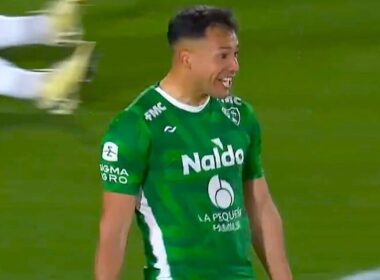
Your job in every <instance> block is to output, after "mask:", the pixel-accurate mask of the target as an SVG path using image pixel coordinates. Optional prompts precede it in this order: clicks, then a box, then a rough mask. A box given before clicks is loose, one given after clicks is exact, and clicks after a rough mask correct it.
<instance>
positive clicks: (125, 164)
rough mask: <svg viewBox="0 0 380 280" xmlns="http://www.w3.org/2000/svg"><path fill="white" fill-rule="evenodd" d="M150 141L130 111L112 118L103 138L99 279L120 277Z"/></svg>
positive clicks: (147, 134)
mask: <svg viewBox="0 0 380 280" xmlns="http://www.w3.org/2000/svg"><path fill="white" fill-rule="evenodd" d="M149 145H150V137H149V131H148V128H147V127H146V124H145V122H144V121H143V120H142V119H140V118H139V116H138V115H137V114H136V113H134V112H128V111H124V112H122V113H121V114H119V115H118V116H117V117H116V118H115V119H114V120H113V121H112V123H111V125H110V127H109V129H108V131H107V133H106V134H105V136H104V138H103V143H102V149H101V150H102V151H101V162H100V172H101V177H102V180H103V186H104V194H103V209H102V214H101V221H100V226H99V241H98V246H97V252H96V259H95V277H96V280H116V279H118V278H119V274H120V271H121V267H122V265H123V260H124V251H125V246H126V243H127V237H128V232H129V229H130V226H131V222H132V219H133V214H134V210H135V207H136V201H137V196H138V194H139V192H140V189H141V185H142V184H143V180H144V174H145V171H146V170H145V169H146V161H147V157H148V150H149Z"/></svg>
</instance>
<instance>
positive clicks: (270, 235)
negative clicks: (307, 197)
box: [244, 177, 292, 280]
mask: <svg viewBox="0 0 380 280" xmlns="http://www.w3.org/2000/svg"><path fill="white" fill-rule="evenodd" d="M244 204H245V208H246V211H247V214H248V217H249V223H250V227H251V233H252V245H253V247H254V249H255V251H256V254H257V256H258V257H259V259H260V260H261V262H262V264H263V265H264V267H265V269H266V271H267V273H268V275H269V276H270V279H272V280H291V279H292V274H291V271H290V268H289V263H288V259H287V256H286V252H285V245H284V237H283V236H284V234H283V227H282V220H281V217H280V214H279V212H278V210H277V207H276V205H275V204H274V202H273V200H272V197H271V195H270V192H269V190H268V184H267V182H266V180H265V178H264V177H261V178H258V179H254V180H248V181H245V182H244Z"/></svg>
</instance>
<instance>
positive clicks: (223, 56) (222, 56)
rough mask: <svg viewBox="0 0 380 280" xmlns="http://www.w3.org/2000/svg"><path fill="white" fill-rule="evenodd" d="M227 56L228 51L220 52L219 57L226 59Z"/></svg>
mask: <svg viewBox="0 0 380 280" xmlns="http://www.w3.org/2000/svg"><path fill="white" fill-rule="evenodd" d="M227 57H228V53H222V54H220V58H221V59H226V58H227Z"/></svg>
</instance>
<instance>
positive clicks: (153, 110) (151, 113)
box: [144, 102, 166, 121]
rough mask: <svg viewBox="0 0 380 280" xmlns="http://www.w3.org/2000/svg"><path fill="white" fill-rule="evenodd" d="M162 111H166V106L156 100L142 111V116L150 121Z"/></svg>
mask: <svg viewBox="0 0 380 280" xmlns="http://www.w3.org/2000/svg"><path fill="white" fill-rule="evenodd" d="M164 111H166V107H165V106H164V105H162V104H161V102H158V103H157V104H156V105H154V106H153V107H152V108H150V109H149V110H148V111H146V112H145V113H144V117H145V119H146V120H147V121H152V120H153V119H155V118H157V117H158V116H159V115H161V113H162V112H164Z"/></svg>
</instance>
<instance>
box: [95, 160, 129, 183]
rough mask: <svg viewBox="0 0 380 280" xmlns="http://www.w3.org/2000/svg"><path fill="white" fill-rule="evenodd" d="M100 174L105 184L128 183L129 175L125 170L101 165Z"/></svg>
mask: <svg viewBox="0 0 380 280" xmlns="http://www.w3.org/2000/svg"><path fill="white" fill-rule="evenodd" d="M100 173H101V176H102V180H103V181H105V182H110V183H116V184H123V185H125V184H127V183H128V176H129V174H128V172H127V170H126V169H125V168H120V167H114V166H111V165H107V164H101V165H100Z"/></svg>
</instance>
